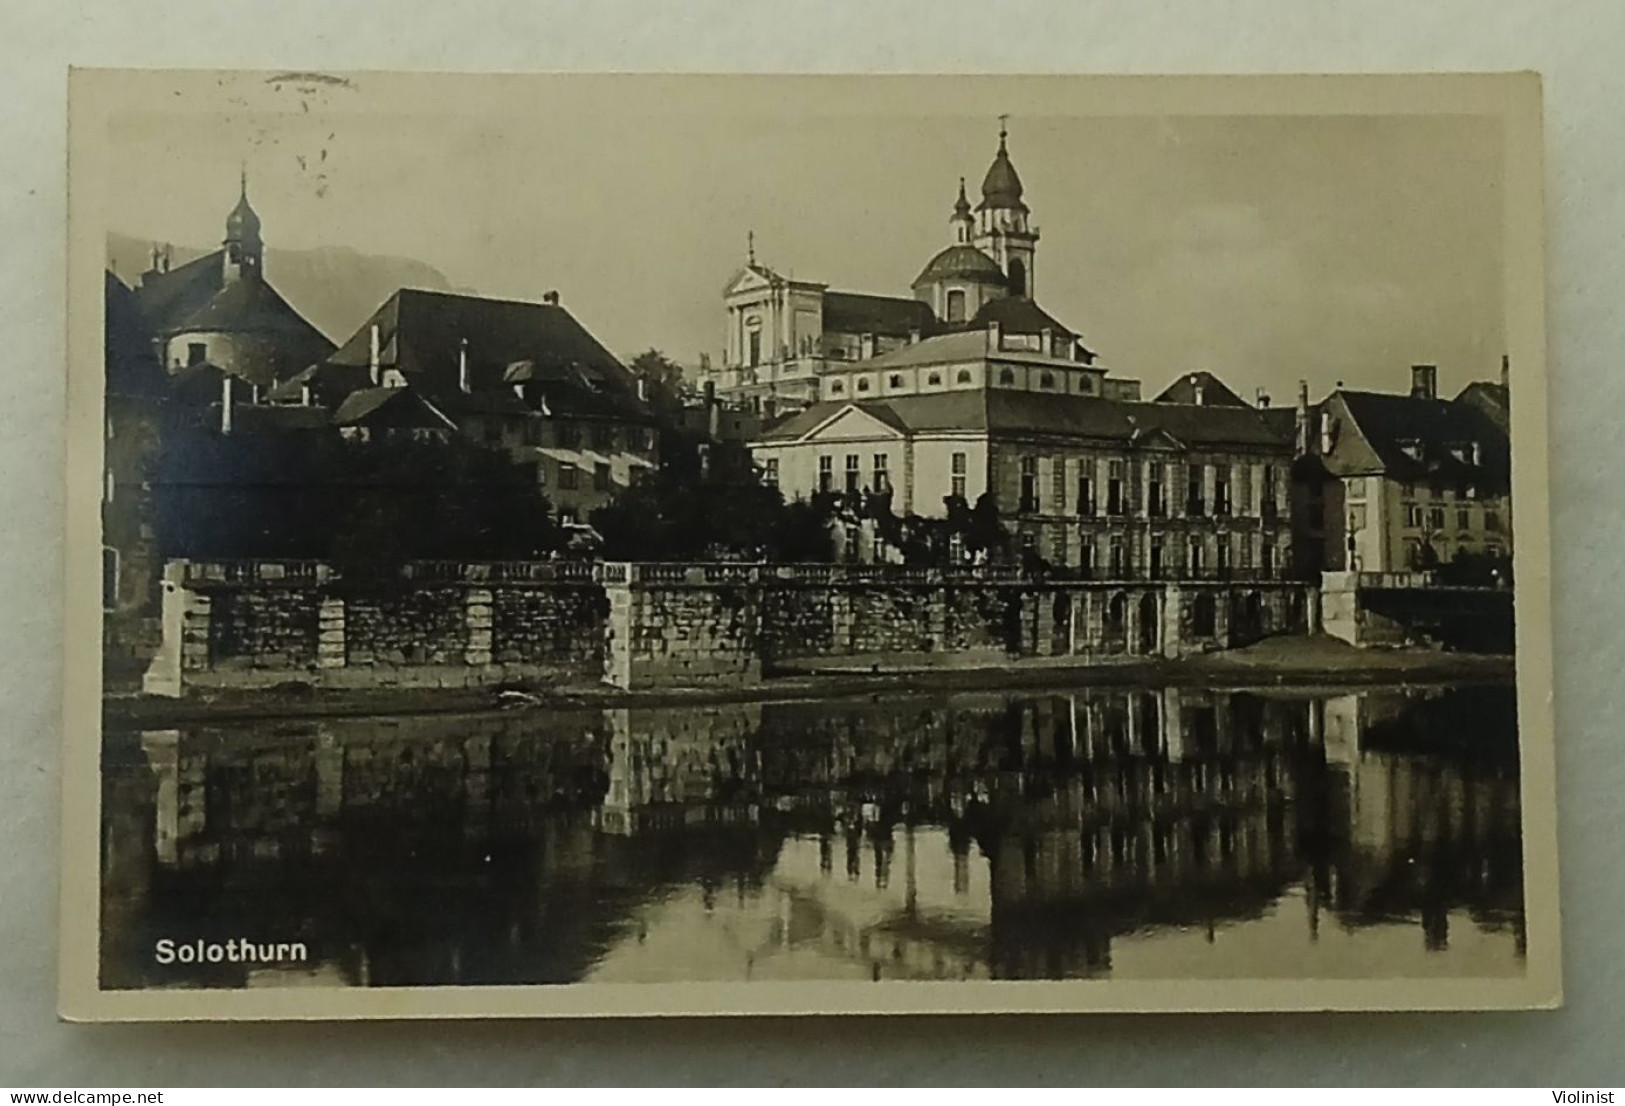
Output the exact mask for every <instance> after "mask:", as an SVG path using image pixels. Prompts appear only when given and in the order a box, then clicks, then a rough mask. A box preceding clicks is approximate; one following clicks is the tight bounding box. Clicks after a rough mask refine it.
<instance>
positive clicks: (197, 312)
mask: <svg viewBox="0 0 1625 1106" xmlns="http://www.w3.org/2000/svg"><path fill="white" fill-rule="evenodd" d="M170 329H171V330H174V331H182V330H186V331H191V330H198V331H215V330H218V331H226V332H228V333H256V334H269V335H272V336H273V337H275V338H276V339H278V340H279V341H283V342H287V343H293V344H296V345H298V346H305V347H309V348H310V349H312V350H314V351H315V352H314V354H313V355H312V356H313V358H315V357H322V356H325V355H326V354H328V353H330V352H332V350H333V343H332V342H330V341H328V340H327V337H326V335H324V334H323V333H322V332H321V331H319V330H317V329H316V328H315V327H314V326H312V325H311V324H310V323H309V322H307V321H306V319H305V317H304V316H303V315H301V314H299V312H298V311H297V310H295V309H294V307H293V305H292V304H290V303H289V302H288V301H287V300H285V299H283V298H282V294H281V293H280V292H278V291H277V290H276V289H275V288H272V287H271V286H270V285H269V284H267V283H265V281H263V280H259V279H245V280H235V281H232V282H231V283H229V284H226V285H225V286H224V287H222V288H221V289H220V290H219V291H218V292H216V293H215V294H214V295H212V296H210V297H209V298H208V299H207V300H206V301H204V302H203V303H202V304H200V305H199V306H198V307H196V308H195V309H193V310H192V311H190V312H187V313H186V314H185V315H181V316H179V317H178V318H177V319H176V320H175V322H174V323H173V324H172V325H171V327H170ZM301 352H302V351H301Z"/></svg>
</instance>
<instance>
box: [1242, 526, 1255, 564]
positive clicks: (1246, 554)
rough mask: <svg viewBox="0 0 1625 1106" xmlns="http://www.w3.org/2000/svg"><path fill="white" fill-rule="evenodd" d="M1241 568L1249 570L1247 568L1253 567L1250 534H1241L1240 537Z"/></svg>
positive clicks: (1251, 538) (1251, 537) (1251, 536)
mask: <svg viewBox="0 0 1625 1106" xmlns="http://www.w3.org/2000/svg"><path fill="white" fill-rule="evenodd" d="M1241 567H1242V568H1243V569H1249V568H1252V567H1253V535H1252V534H1243V535H1241Z"/></svg>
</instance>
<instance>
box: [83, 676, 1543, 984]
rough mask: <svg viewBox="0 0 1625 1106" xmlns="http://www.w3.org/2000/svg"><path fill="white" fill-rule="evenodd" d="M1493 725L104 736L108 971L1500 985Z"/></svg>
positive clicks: (855, 709) (1036, 695)
mask: <svg viewBox="0 0 1625 1106" xmlns="http://www.w3.org/2000/svg"><path fill="white" fill-rule="evenodd" d="M1514 717H1515V712H1514V710H1513V701H1512V691H1511V689H1510V688H1508V687H1502V686H1496V687H1487V688H1486V687H1475V688H1463V689H1433V690H1425V691H1418V690H1410V691H1403V690H1370V691H1360V692H1357V693H1346V694H1334V695H1310V694H1305V693H1288V692H1276V693H1248V692H1213V691H1206V690H1200V689H1178V688H1165V689H1158V690H1133V691H1121V690H1118V691H1108V690H1094V689H1091V690H1087V691H1076V692H1031V691H1022V692H1019V693H1000V694H991V693H988V694H965V695H948V696H936V697H930V696H918V697H910V696H891V697H886V698H883V699H882V698H876V699H873V700H871V699H867V698H866V699H854V700H838V701H818V702H804V703H771V704H734V705H713V706H705V707H694V708H684V709H672V708H661V709H651V710H638V709H632V710H609V711H591V712H588V711H576V712H557V711H548V712H533V711H524V712H501V713H496V714H487V715H476V716H463V717H446V716H422V717H402V718H384V719H378V718H371V719H333V720H323V721H297V722H287V723H283V724H276V725H266V724H264V723H259V724H247V725H240V726H196V727H188V728H185V729H180V730H154V731H146V732H139V733H119V732H110V733H109V735H108V738H107V741H106V746H105V753H104V759H105V771H104V789H105V794H104V803H103V903H102V909H103V929H104V940H103V945H102V965H101V967H102V974H103V981H104V985H106V986H109V987H132V986H244V985H258V984H274V985H282V984H290V983H301V982H305V983H327V984H332V983H338V982H342V983H349V984H356V985H380V986H390V985H430V984H503V983H551V982H574V981H580V980H604V981H611V980H640V981H672V980H691V979H747V978H748V979H764V978H827V979H899V978H902V979H966V978H1065V977H1084V976H1104V975H1107V974H1112V975H1114V976H1118V977H1136V976H1142V977H1143V976H1156V975H1164V976H1175V977H1178V976H1180V975H1183V974H1193V973H1194V974H1206V975H1216V976H1228V977H1234V978H1243V977H1249V976H1259V975H1275V976H1279V975H1283V974H1284V975H1302V976H1305V977H1310V976H1317V975H1340V976H1360V975H1366V976H1374V975H1384V974H1391V973H1392V972H1393V971H1394V970H1395V967H1394V965H1395V964H1396V963H1399V962H1400V961H1399V960H1397V959H1396V957H1397V956H1398V955H1399V952H1400V950H1412V949H1415V950H1420V951H1419V953H1418V955H1419V956H1421V957H1422V959H1421V960H1419V961H1417V966H1416V970H1417V971H1423V972H1430V973H1438V974H1456V975H1476V974H1489V973H1510V972H1517V971H1521V960H1522V952H1523V940H1524V935H1523V925H1522V918H1523V911H1522V875H1521V867H1520V853H1521V848H1520V836H1519V809H1518V790H1517V787H1518V782H1517V781H1518V771H1517V743H1516V736H1515V731H1514V726H1515V722H1514ZM163 937H169V938H172V939H175V940H177V941H195V940H198V939H202V940H206V941H224V940H227V939H230V938H234V937H240V938H245V939H250V940H255V941H302V942H305V943H306V944H307V946H308V948H309V949H310V950H311V957H312V959H311V961H310V962H309V963H306V964H300V965H295V966H285V967H266V966H255V965H243V964H229V963H228V964H209V965H184V966H183V965H178V964H176V965H159V964H157V963H155V962H154V958H153V948H154V944H155V942H156V941H157V940H158V939H160V938H163Z"/></svg>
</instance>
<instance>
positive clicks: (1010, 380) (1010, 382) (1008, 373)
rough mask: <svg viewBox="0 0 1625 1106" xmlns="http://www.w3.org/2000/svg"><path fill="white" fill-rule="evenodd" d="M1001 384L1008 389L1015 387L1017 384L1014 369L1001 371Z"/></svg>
mask: <svg viewBox="0 0 1625 1106" xmlns="http://www.w3.org/2000/svg"><path fill="white" fill-rule="evenodd" d="M999 383H1000V384H1003V385H1005V386H1006V387H1012V388H1013V387H1015V383H1016V373H1015V370H1014V369H1000V370H999Z"/></svg>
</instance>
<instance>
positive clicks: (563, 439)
mask: <svg viewBox="0 0 1625 1106" xmlns="http://www.w3.org/2000/svg"><path fill="white" fill-rule="evenodd" d="M559 445H561V446H563V447H564V448H565V449H579V448H580V447H581V427H579V426H576V425H575V424H573V423H563V424H562V425H560V426H559Z"/></svg>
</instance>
